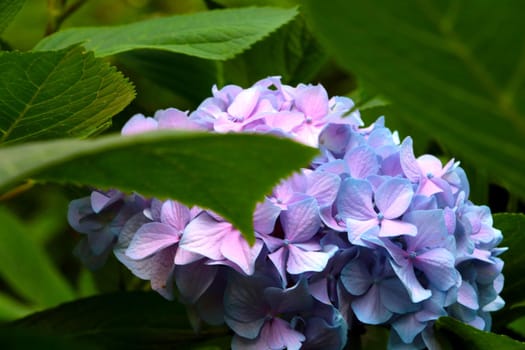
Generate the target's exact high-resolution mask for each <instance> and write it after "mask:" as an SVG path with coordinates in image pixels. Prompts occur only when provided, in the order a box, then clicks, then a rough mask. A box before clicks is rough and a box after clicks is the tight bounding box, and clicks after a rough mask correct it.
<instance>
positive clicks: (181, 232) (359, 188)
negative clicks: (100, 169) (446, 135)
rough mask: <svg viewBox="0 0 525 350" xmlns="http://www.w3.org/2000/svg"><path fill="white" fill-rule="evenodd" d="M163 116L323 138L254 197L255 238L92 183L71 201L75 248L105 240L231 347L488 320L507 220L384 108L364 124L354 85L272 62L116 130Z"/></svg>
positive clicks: (209, 217) (136, 128)
mask: <svg viewBox="0 0 525 350" xmlns="http://www.w3.org/2000/svg"><path fill="white" fill-rule="evenodd" d="M159 129H173V130H195V131H207V132H217V133H227V132H247V133H265V134H272V135H275V136H277V137H288V138H291V139H293V140H295V141H297V142H300V143H303V144H306V145H309V146H312V147H316V148H318V150H319V153H318V156H317V157H316V158H315V159H314V160H313V161H312V163H311V164H310V166H309V167H308V168H304V169H301V171H299V172H297V173H295V174H293V175H292V176H290V177H289V178H287V179H284V180H282V181H281V183H279V184H278V185H277V186H275V187H274V189H273V191H272V192H271V193H268V194H267V196H266V197H265V198H264V199H263V200H262V201H261V202H260V203H258V205H257V207H256V210H255V212H254V216H253V223H254V228H255V234H256V239H255V243H254V244H252V245H250V244H248V242H247V241H246V240H245V239H244V237H243V236H242V235H241V233H240V232H239V231H238V230H237V229H236V228H235V227H234V226H233V225H232V224H231V223H229V222H228V221H226V220H224V219H223V218H222V217H220V216H219V215H217V214H216V213H214V212H212V211H210V210H206V209H204V208H198V207H191V208H190V207H187V206H185V205H183V204H181V203H179V202H177V201H174V200H165V201H162V200H159V199H156V198H144V197H143V196H141V195H140V194H137V193H132V194H126V193H122V192H120V191H118V190H110V191H100V190H94V191H93V192H92V193H91V196H90V197H86V198H80V199H77V200H74V201H72V202H71V204H70V207H69V214H68V219H69V222H70V224H71V226H72V227H73V228H74V229H75V230H77V231H78V232H80V233H82V234H85V238H84V239H83V240H82V241H81V242H80V243H79V244H78V246H77V248H76V251H75V253H76V254H77V255H78V256H79V257H80V259H82V261H83V262H84V263H86V264H87V265H88V266H90V267H92V268H97V267H100V266H102V264H103V263H104V262H105V260H106V259H107V257H108V255H109V254H110V253H111V252H113V253H114V255H115V256H116V257H117V259H118V260H119V261H120V262H121V263H122V264H124V265H125V266H126V267H127V268H129V270H131V272H132V273H133V274H135V275H136V276H138V277H139V278H141V279H144V280H149V281H150V282H151V287H152V288H153V289H154V290H156V291H157V292H158V293H159V294H161V295H162V296H163V297H165V298H166V299H169V300H172V299H178V300H180V301H182V302H183V303H185V304H187V305H188V306H189V310H191V312H192V313H194V316H196V317H198V318H200V319H202V320H203V321H204V322H206V323H208V324H212V325H216V324H222V323H225V324H226V325H227V326H228V327H229V328H230V329H231V330H232V331H233V333H234V336H233V340H232V348H234V349H284V348H287V349H299V348H301V349H341V348H343V347H344V346H345V344H346V343H347V341H348V342H352V339H351V337H350V338H348V339H347V334H348V330H349V329H350V328H352V327H358V324H359V323H362V324H366V325H384V326H387V327H389V329H390V339H389V347H390V348H391V349H422V348H425V347H428V348H430V349H433V348H436V347H437V343H436V340H435V338H434V335H433V324H434V321H436V320H437V319H438V318H439V317H441V316H446V315H448V316H452V317H454V318H457V319H459V320H461V321H463V322H465V323H467V324H470V325H472V326H474V327H476V328H479V329H482V330H489V329H490V327H491V315H490V313H491V312H493V311H496V310H498V309H500V308H502V307H503V305H504V301H503V300H502V299H501V297H500V296H499V293H500V292H501V290H502V287H503V275H502V274H501V271H502V268H503V261H502V260H501V259H500V258H499V257H498V256H499V255H500V254H501V253H502V252H503V251H504V248H500V247H498V244H499V243H500V242H501V240H502V234H501V232H500V231H499V230H498V229H496V228H494V227H493V221H492V216H491V212H490V209H489V208H488V207H487V206H483V205H481V206H480V205H476V204H474V203H472V202H471V201H470V200H469V183H468V180H467V177H466V175H465V172H464V171H463V169H462V168H461V167H460V166H459V162H456V161H454V160H453V159H452V160H449V161H447V162H442V161H441V160H440V159H439V158H437V157H435V156H433V155H422V156H419V157H416V155H415V154H414V151H413V148H412V139H411V138H410V137H406V138H405V139H403V140H402V141H401V140H400V138H399V136H398V134H397V132H392V131H391V130H390V129H388V128H387V127H385V124H384V119H383V117H380V118H379V119H377V120H376V121H375V122H373V123H372V124H371V125H369V126H365V125H364V123H363V121H362V119H361V117H360V114H359V111H358V110H356V109H355V108H354V103H353V101H352V100H351V99H349V98H346V97H331V98H330V97H329V96H328V94H327V92H326V90H325V89H324V88H323V87H322V86H321V85H304V84H299V85H298V86H296V87H293V86H288V85H284V84H282V83H281V81H280V78H279V77H269V78H266V79H263V80H261V81H258V82H257V83H255V84H254V85H253V86H251V87H249V88H247V89H243V88H241V87H239V86H235V85H227V86H224V87H223V88H220V89H219V88H217V87H213V90H212V96H211V97H209V98H207V99H206V100H204V101H203V102H202V103H201V104H200V106H199V107H198V108H197V109H196V110H195V111H193V112H191V113H188V112H184V111H180V110H178V109H175V108H169V109H165V110H159V111H157V112H156V113H155V115H154V116H153V117H145V116H144V115H141V114H138V115H135V116H133V117H132V118H131V119H130V120H129V121H128V122H127V123H126V124H125V125H124V127H123V129H122V135H123V136H124V137H125V136H126V135H131V134H137V133H143V132H149V131H154V130H159ZM275 156H276V157H278V156H279V155H278V154H276V155H275Z"/></svg>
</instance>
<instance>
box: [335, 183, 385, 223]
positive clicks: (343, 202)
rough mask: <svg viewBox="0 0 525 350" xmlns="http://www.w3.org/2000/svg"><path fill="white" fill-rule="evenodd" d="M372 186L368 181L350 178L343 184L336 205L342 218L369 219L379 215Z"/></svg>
mask: <svg viewBox="0 0 525 350" xmlns="http://www.w3.org/2000/svg"><path fill="white" fill-rule="evenodd" d="M372 193H373V192H372V186H371V185H370V183H368V181H364V180H358V179H352V178H348V179H346V180H344V181H343V183H342V184H341V189H340V190H339V195H338V196H337V201H336V207H337V212H338V213H339V216H340V217H341V218H348V217H351V218H353V219H357V220H369V219H371V218H374V217H376V216H377V214H376V212H375V210H374V206H373V204H372Z"/></svg>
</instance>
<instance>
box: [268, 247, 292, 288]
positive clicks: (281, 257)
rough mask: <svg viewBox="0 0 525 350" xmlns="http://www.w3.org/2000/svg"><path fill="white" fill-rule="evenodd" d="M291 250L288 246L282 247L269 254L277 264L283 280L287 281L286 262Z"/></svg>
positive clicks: (276, 266) (274, 263) (273, 262)
mask: <svg viewBox="0 0 525 350" xmlns="http://www.w3.org/2000/svg"><path fill="white" fill-rule="evenodd" d="M288 253H289V250H288V249H287V248H286V247H281V248H279V249H277V250H276V251H274V252H273V253H271V254H268V258H269V259H270V261H271V262H272V264H273V265H274V266H275V268H276V269H277V271H278V272H279V275H280V276H281V278H282V280H283V281H286V280H287V278H286V262H287V260H288Z"/></svg>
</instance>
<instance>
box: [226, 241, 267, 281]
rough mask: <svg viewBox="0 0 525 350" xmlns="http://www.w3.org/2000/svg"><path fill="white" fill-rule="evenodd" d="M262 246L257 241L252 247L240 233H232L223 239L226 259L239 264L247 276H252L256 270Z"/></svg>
mask: <svg viewBox="0 0 525 350" xmlns="http://www.w3.org/2000/svg"><path fill="white" fill-rule="evenodd" d="M262 246H263V244H262V242H261V241H259V240H256V241H255V243H254V244H253V246H251V247H250V245H249V244H248V242H247V241H246V239H244V237H243V236H241V234H240V232H239V231H232V232H230V233H229V234H228V235H226V236H225V237H224V238H223V240H222V243H221V253H222V255H223V256H224V257H225V258H226V259H228V260H230V261H232V262H234V263H235V264H237V266H239V267H240V268H241V270H242V271H243V272H244V273H245V274H247V275H251V274H253V272H254V270H255V260H256V259H257V257H258V256H259V253H260V252H261V249H262Z"/></svg>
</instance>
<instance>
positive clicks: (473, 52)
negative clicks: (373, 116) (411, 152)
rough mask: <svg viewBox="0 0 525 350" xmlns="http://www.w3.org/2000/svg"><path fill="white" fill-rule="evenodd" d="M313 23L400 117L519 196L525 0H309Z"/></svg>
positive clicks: (522, 186) (522, 185)
mask: <svg viewBox="0 0 525 350" xmlns="http://www.w3.org/2000/svg"><path fill="white" fill-rule="evenodd" d="M305 9H306V13H307V17H308V18H309V20H310V22H311V25H312V31H313V33H316V34H318V35H319V39H320V41H321V42H322V43H324V45H325V46H326V48H327V49H328V50H329V51H330V52H331V53H333V54H334V56H335V57H336V59H337V60H338V62H339V63H340V64H341V65H342V66H343V67H345V68H346V69H348V70H351V71H352V72H354V73H356V74H358V75H359V77H360V78H361V79H363V80H364V81H366V82H367V83H368V84H369V85H370V86H372V87H373V88H374V89H375V90H376V91H378V92H380V93H382V94H384V96H385V97H387V98H388V99H389V100H390V101H391V102H392V104H393V105H392V106H393V107H395V108H396V110H398V111H399V113H398V114H397V115H398V116H399V117H400V118H405V119H406V120H407V121H409V122H410V123H412V124H413V125H415V126H417V127H418V128H419V129H421V130H424V131H425V132H426V133H427V134H429V135H433V136H434V137H435V138H437V139H438V140H439V141H442V142H443V143H444V144H445V145H446V146H447V147H448V148H450V150H451V151H452V152H453V153H454V155H456V156H458V157H459V158H460V159H464V160H467V161H468V162H471V163H472V164H473V165H475V166H476V167H478V168H480V169H487V170H488V171H489V175H490V176H491V178H492V179H493V180H494V181H496V182H498V183H499V184H502V185H504V186H508V188H509V189H510V190H511V191H512V192H514V193H516V194H519V195H520V196H521V197H522V198H523V197H525V182H524V181H523V174H525V152H523V147H522V145H523V140H524V139H525V79H524V78H525V46H524V44H525V36H523V13H524V12H525V2H523V1H520V0H505V1H500V2H498V3H497V5H496V4H495V3H494V2H493V1H489V0H462V1H441V0H431V1H417V0H410V1H403V2H401V3H400V2H395V1H389V0H373V1H347V0H336V1H332V2H330V5H329V6H327V5H326V3H325V2H322V1H315V0H308V1H307V2H306V6H305Z"/></svg>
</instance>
